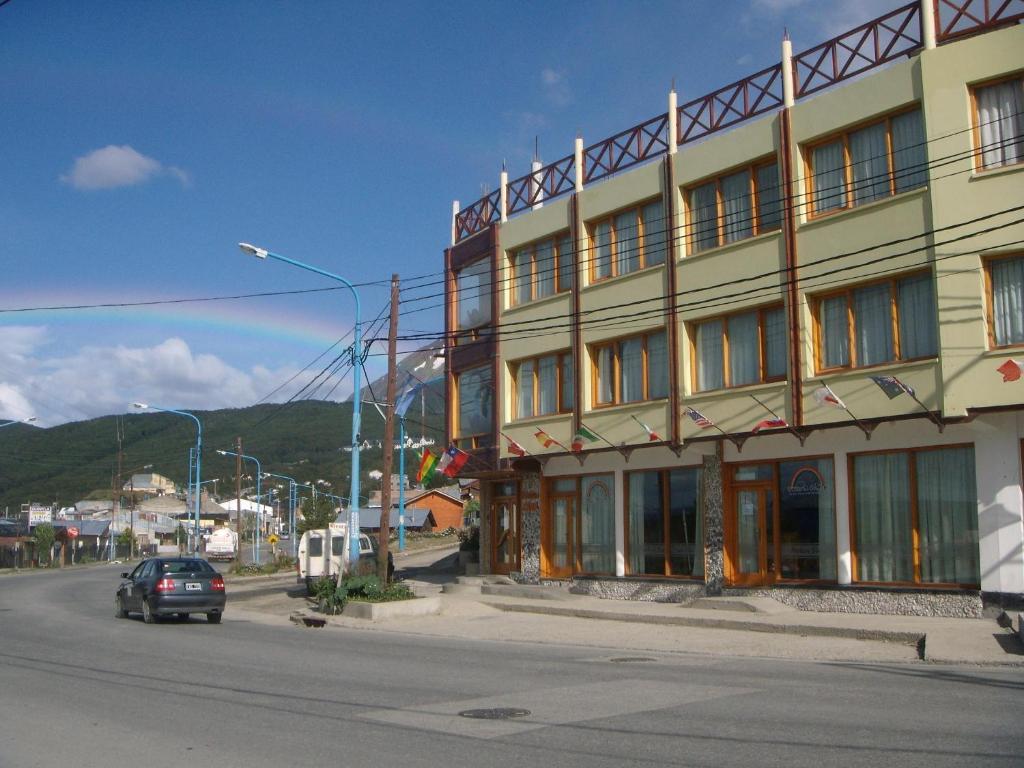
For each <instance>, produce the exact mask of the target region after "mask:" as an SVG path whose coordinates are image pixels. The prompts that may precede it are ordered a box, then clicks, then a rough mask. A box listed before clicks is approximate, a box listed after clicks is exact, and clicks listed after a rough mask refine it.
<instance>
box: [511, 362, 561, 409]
mask: <svg viewBox="0 0 1024 768" xmlns="http://www.w3.org/2000/svg"><path fill="white" fill-rule="evenodd" d="M572 372H573V366H572V354H571V353H569V352H560V353H557V354H554V355H545V356H543V357H534V358H530V359H529V360H520V361H519V362H517V363H513V364H512V383H513V388H514V391H515V404H516V410H515V418H517V419H529V418H531V417H533V416H546V415H548V414H552V413H567V412H569V411H571V410H572V407H573V390H574V387H573V381H572Z"/></svg>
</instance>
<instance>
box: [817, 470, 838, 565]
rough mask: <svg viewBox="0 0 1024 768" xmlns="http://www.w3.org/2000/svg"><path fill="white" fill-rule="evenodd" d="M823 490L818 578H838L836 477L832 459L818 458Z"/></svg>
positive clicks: (819, 496) (820, 504)
mask: <svg viewBox="0 0 1024 768" xmlns="http://www.w3.org/2000/svg"><path fill="white" fill-rule="evenodd" d="M817 465H818V473H819V474H820V475H821V491H820V492H819V493H818V578H821V579H826V580H828V581H834V580H835V578H836V511H835V493H834V490H835V479H834V478H833V474H834V472H833V471H832V459H818V461H817Z"/></svg>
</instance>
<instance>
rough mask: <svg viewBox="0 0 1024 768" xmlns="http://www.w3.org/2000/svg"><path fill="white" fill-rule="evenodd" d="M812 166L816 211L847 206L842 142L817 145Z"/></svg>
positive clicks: (820, 211)
mask: <svg viewBox="0 0 1024 768" xmlns="http://www.w3.org/2000/svg"><path fill="white" fill-rule="evenodd" d="M811 167H812V168H813V170H814V212H815V213H822V212H824V211H831V210H835V209H836V208H842V207H843V206H845V205H846V179H845V177H844V175H843V144H842V142H840V141H834V142H832V143H831V144H823V145H822V146H820V147H815V148H814V151H813V152H811Z"/></svg>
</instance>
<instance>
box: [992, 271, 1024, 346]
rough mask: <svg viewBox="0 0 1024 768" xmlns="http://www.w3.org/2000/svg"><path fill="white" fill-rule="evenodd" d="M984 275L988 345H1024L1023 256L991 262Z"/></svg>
mask: <svg viewBox="0 0 1024 768" xmlns="http://www.w3.org/2000/svg"><path fill="white" fill-rule="evenodd" d="M985 274H986V278H987V279H986V283H987V285H988V294H989V295H988V328H989V341H990V345H991V346H993V347H1008V346H1012V345H1015V344H1024V256H1014V257H1013V258H1008V259H992V260H991V261H989V262H987V263H986V265H985Z"/></svg>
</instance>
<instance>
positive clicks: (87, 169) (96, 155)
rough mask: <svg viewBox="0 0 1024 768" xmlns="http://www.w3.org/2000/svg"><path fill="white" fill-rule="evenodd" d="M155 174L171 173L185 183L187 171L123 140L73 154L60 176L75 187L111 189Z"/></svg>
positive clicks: (164, 174) (129, 184)
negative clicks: (137, 149)
mask: <svg viewBox="0 0 1024 768" xmlns="http://www.w3.org/2000/svg"><path fill="white" fill-rule="evenodd" d="M157 176H171V177H173V178H175V179H177V180H178V181H179V182H180V183H181V185H182V186H188V184H189V183H190V177H189V174H188V172H187V171H184V170H182V169H181V168H178V167H176V166H173V165H164V164H163V163H161V162H160V161H159V160H155V159H154V158H152V157H147V156H146V155H143V154H142V153H140V152H138V151H136V150H135V149H133V148H132V147H130V146H128V145H127V144H125V145H123V146H120V147H116V146H114V145H113V144H110V145H108V146H106V147H103V148H102V149H94V150H93V151H92V152H90V153H88V154H86V155H82V156H81V157H77V158H75V162H74V163H73V164H72V166H71V170H70V171H68V172H67V173H66V174H64V175H63V176H61V177H60V180H61V181H63V182H64V183H65V184H69V185H71V186H72V187H74V188H75V189H84V190H94V189H115V188H117V187H131V186H135V185H136V184H143V183H145V182H147V181H149V180H150V179H153V178H155V177H157Z"/></svg>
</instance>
